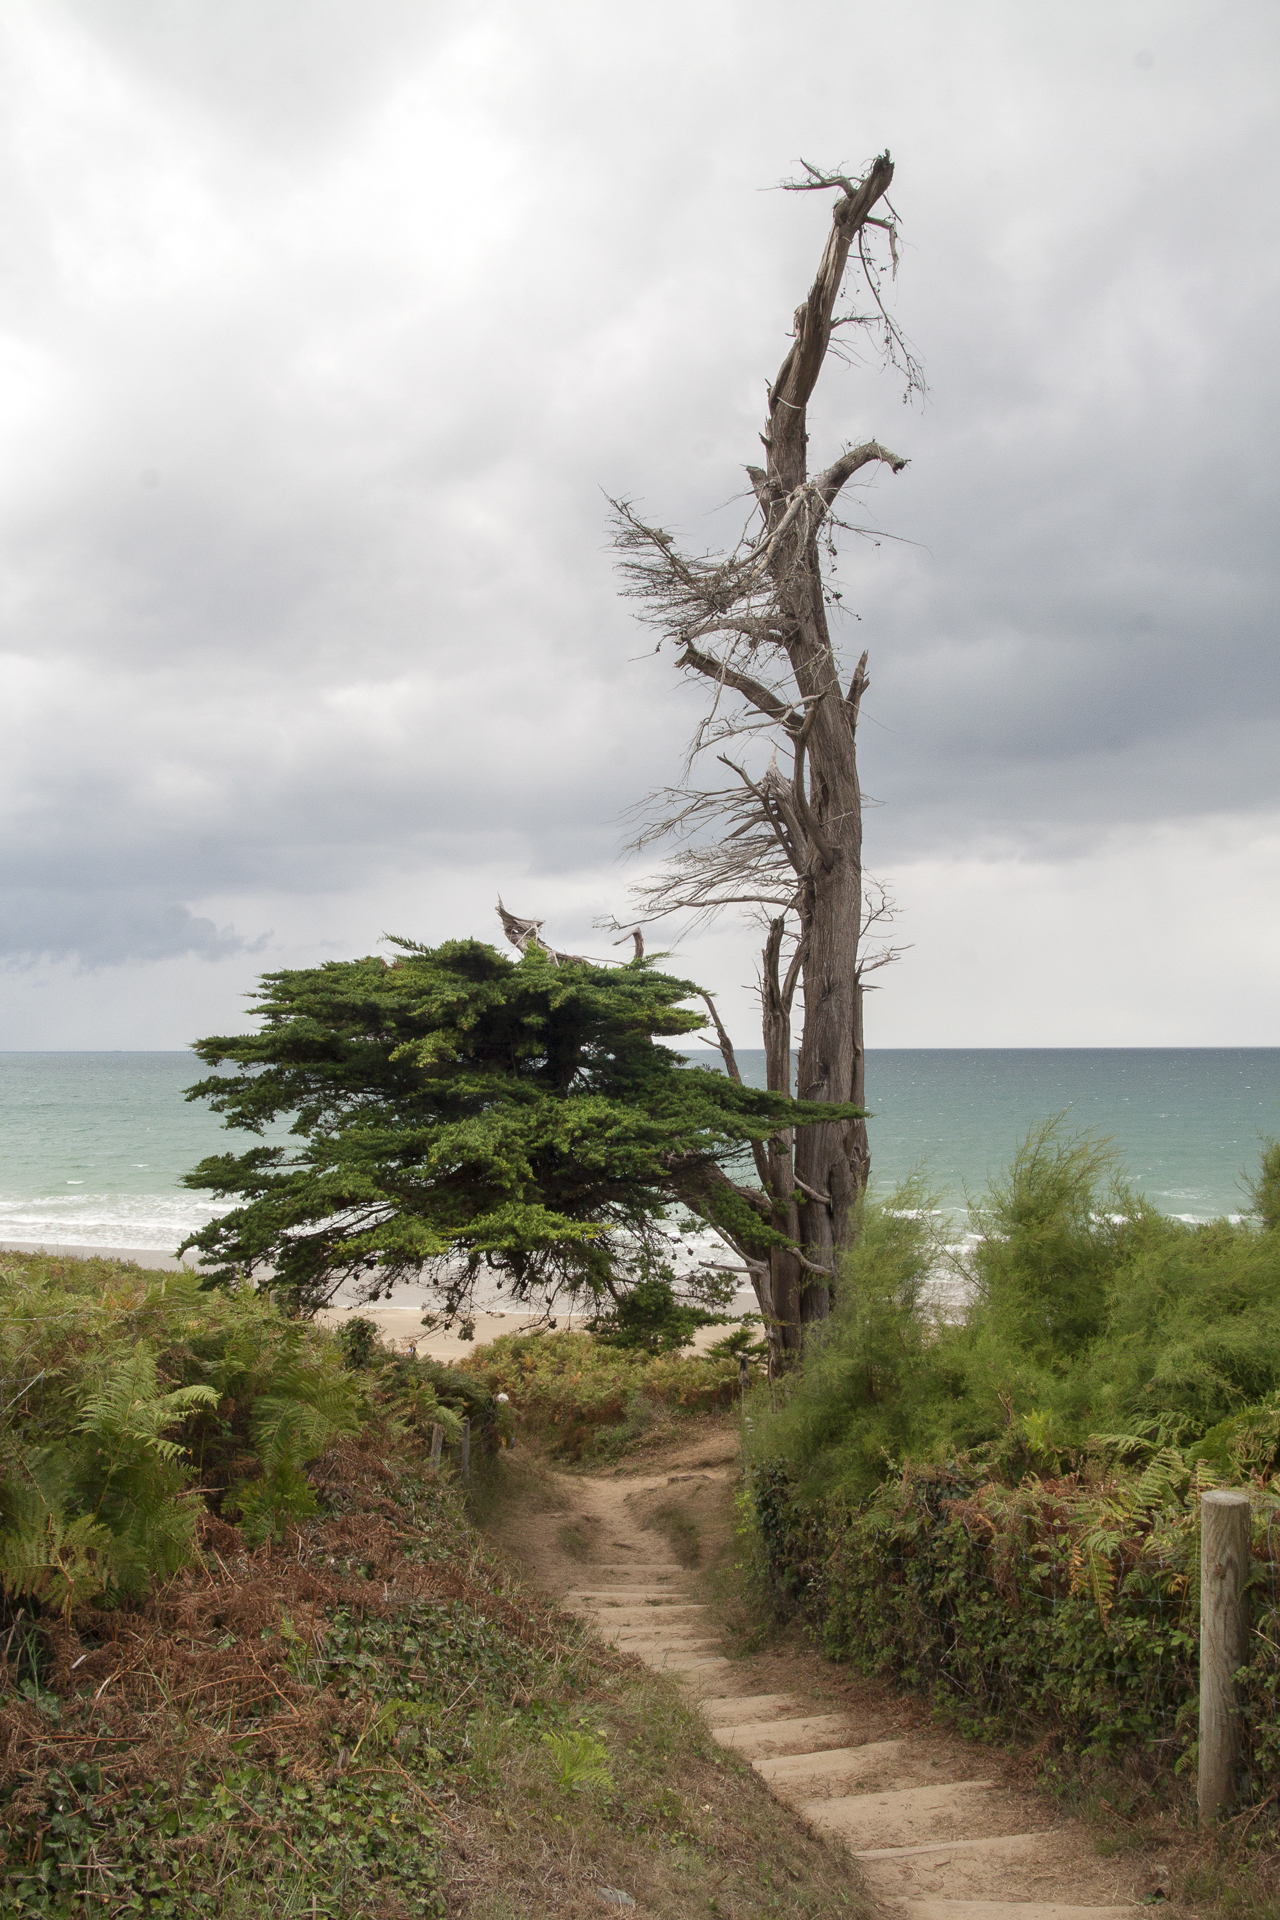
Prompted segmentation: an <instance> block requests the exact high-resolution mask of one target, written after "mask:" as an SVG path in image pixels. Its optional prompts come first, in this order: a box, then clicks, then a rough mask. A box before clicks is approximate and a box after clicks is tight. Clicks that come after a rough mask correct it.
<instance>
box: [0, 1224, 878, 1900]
mask: <svg viewBox="0 0 1280 1920" xmlns="http://www.w3.org/2000/svg"><path fill="white" fill-rule="evenodd" d="M660 1304H661V1303H660ZM658 1317H659V1320H661V1318H662V1316H661V1315H659V1316H658ZM605 1331H607V1329H606V1330H605ZM614 1331H615V1333H616V1334H617V1335H618V1336H619V1337H621V1338H623V1339H624V1340H625V1339H628V1338H629V1339H635V1338H637V1328H636V1327H635V1325H634V1324H632V1323H627V1324H625V1325H624V1326H622V1327H620V1328H616V1329H614ZM661 1337H662V1336H661V1333H658V1334H655V1335H650V1338H651V1340H652V1341H654V1342H656V1343H657V1344H658V1345H659V1346H660V1345H661ZM573 1339H575V1340H577V1341H578V1342H579V1343H580V1345H581V1346H584V1347H590V1346H591V1344H592V1343H591V1342H590V1340H589V1339H587V1338H586V1337H585V1336H573ZM0 1344H2V1352H0V1384H2V1390H3V1400H2V1402H0V1449H2V1453H0V1911H3V1912H4V1913H5V1914H13V1915H14V1916H15V1920H37V1917H39V1920H64V1917H66V1916H73V1915H74V1916H82V1915H83V1916H102V1917H103V1920H105V1917H106V1916H113V1917H114V1916H117V1915H122V1914H145V1915H173V1916H179V1915H180V1916H186V1915H198V1914H208V1915H211V1916H218V1920H240V1917H243V1920H250V1917H251V1916H252V1920H261V1917H262V1916H267V1917H269V1920H276V1917H278V1920H292V1916H311V1917H312V1920H321V1917H322V1916H323V1917H324V1920H357V1916H360V1917H361V1920H410V1917H412V1916H434V1915H441V1914H446V1913H449V1914H466V1915H470V1916H474V1917H475V1920H498V1916H499V1915H502V1916H506V1915H510V1914H513V1913H526V1912H527V1913H541V1912H549V1911H554V1912H556V1913H558V1914H559V1913H562V1914H565V1915H566V1916H569V1920H573V1916H577V1915H586V1914H590V1913H596V1912H599V1911H600V1910H601V1889H614V1890H617V1889H620V1888H621V1889H626V1888H631V1889H634V1895H633V1896H629V1897H635V1898H638V1899H640V1900H642V1901H643V1905H644V1908H645V1911H646V1912H650V1913H653V1914H654V1915H656V1916H659V1917H660V1920H676V1916H679V1915H683V1914H685V1913H687V1912H688V1911H689V1910H690V1905H689V1903H690V1900H691V1898H693V1897H694V1893H695V1890H696V1889H699V1888H703V1887H705V1886H706V1885H708V1884H711V1883H712V1882H714V1884H715V1885H716V1887H717V1888H718V1890H719V1894H718V1897H719V1900H720V1903H721V1910H722V1911H724V1912H725V1913H731V1914H735V1915H740V1916H743V1920H747V1917H748V1916H754V1915H757V1914H759V1915H763V1914H765V1913H768V1914H771V1915H782V1916H790V1915H793V1916H796V1917H797V1920H798V1917H799V1916H800V1915H805V1914H814V1913H818V1912H821V1913H830V1912H842V1911H850V1912H853V1913H861V1912H862V1911H864V1906H863V1903H861V1902H860V1901H859V1898H858V1896H857V1895H856V1893H854V1892H851V1890H850V1889H849V1888H848V1886H847V1878H846V1873H845V1869H844V1868H843V1866H842V1865H841V1863H840V1861H839V1860H838V1859H837V1858H836V1857H835V1856H833V1855H832V1854H831V1853H830V1851H829V1850H828V1849H826V1848H824V1847H822V1846H821V1845H820V1844H819V1843H818V1842H817V1841H815V1840H811V1839H806V1838H804V1837H802V1836H799V1837H798V1836H797V1835H796V1833H795V1831H794V1825H793V1822H792V1821H791V1818H790V1816H789V1815H788V1814H787V1813H786V1812H785V1810H784V1809H782V1808H781V1807H779V1806H777V1805H775V1804H774V1803H773V1802H771V1801H770V1799H769V1797H768V1795H767V1794H766V1793H765V1791H764V1790H763V1788H762V1787H760V1785H759V1783H758V1782H756V1781H755V1780H754V1779H753V1778H752V1776H751V1775H750V1774H749V1772H748V1771H747V1770H746V1769H744V1768H743V1767H742V1766H740V1765H738V1764H737V1763H736V1762H734V1761H733V1760H732V1759H731V1758H729V1757H726V1756H725V1755H724V1754H723V1752H722V1751H721V1750H720V1749H719V1748H718V1747H717V1746H716V1745H715V1743H714V1741H713V1740H712V1739H711V1736H710V1735H709V1734H708V1732H707V1731H706V1729H705V1727H703V1726H702V1724H701V1722H700V1721H699V1720H698V1719H697V1717H696V1716H695V1715H694V1714H693V1713H692V1712H691V1710H690V1709H689V1707H688V1706H687V1705H686V1703H685V1702H684V1701H683V1700H682V1698H681V1696H680V1692H679V1689H678V1687H677V1685H676V1684H675V1683H674V1682H672V1681H669V1680H667V1679H665V1678H663V1677H661V1676H656V1675H652V1674H650V1673H648V1672H647V1670H641V1669H640V1668H639V1667H638V1665H637V1663H636V1662H635V1661H634V1660H632V1659H630V1658H629V1657H627V1656H625V1655H620V1654H617V1653H615V1652H613V1651H612V1650H610V1649H607V1648H605V1647H603V1646H601V1645H600V1644H599V1643H598V1642H596V1641H594V1640H592V1639H591V1638H590V1636H589V1635H588V1634H587V1631H586V1629H585V1628H584V1627H582V1625H581V1624H580V1623H578V1622H577V1621H575V1620H573V1619H571V1618H569V1617H568V1616H566V1615H564V1614H562V1613H560V1612H558V1611H557V1610H556V1609H555V1608H554V1607H552V1606H550V1605H548V1604H547V1603H546V1602H545V1601H544V1600H542V1599H541V1598H539V1597H538V1596H537V1595H535V1594H533V1593H532V1592H531V1591H530V1590H529V1589H528V1588H527V1587H526V1586H525V1585H524V1583H523V1581H522V1579H521V1577H520V1576H519V1574H518V1573H517V1572H516V1571H515V1570H514V1569H513V1568H512V1567H511V1565H510V1564H509V1563H507V1562H505V1561H504V1560H502V1559H501V1558H499V1557H498V1556H497V1555H496V1554H495V1553H494V1551H493V1550H492V1549H491V1548H490V1547H489V1546H488V1545H487V1544H486V1540H485V1537H484V1535H483V1533H482V1532H481V1531H479V1530H478V1528H477V1526H476V1524H475V1522H474V1520H473V1517H472V1507H471V1503H470V1501H469V1497H468V1494H469V1490H468V1489H467V1488H464V1487H463V1486H462V1484H461V1483H460V1480H459V1476H458V1473H457V1470H456V1462H457V1459H458V1448H457V1445H456V1442H457V1440H458V1438H459V1436H460V1430H461V1421H462V1420H463V1419H464V1418H466V1419H469V1420H470V1423H471V1434H472V1449H471V1460H472V1475H473V1477H472V1481H471V1489H474V1491H475V1492H476V1493H477V1495H478V1496H479V1506H480V1507H481V1508H484V1506H485V1503H486V1499H490V1498H492V1497H493V1492H492V1489H493V1483H494V1475H495V1469H496V1465H497V1463H498V1461H499V1460H500V1459H501V1458H502V1457H504V1454H505V1447H506V1444H507V1443H508V1442H509V1441H510V1440H511V1439H512V1438H513V1409H514V1410H515V1413H516V1415H517V1416H519V1414H520V1412H521V1408H520V1401H521V1398H522V1388H521V1387H520V1385H519V1384H518V1383H517V1382H516V1381H515V1380H513V1381H512V1387H513V1389H514V1391H512V1392H511V1393H510V1394H508V1397H507V1399H506V1400H505V1401H504V1400H502V1399H500V1398H499V1397H498V1393H497V1391H496V1390H495V1386H494V1385H493V1384H491V1383H490V1380H489V1379H488V1378H487V1377H486V1374H487V1371H488V1370H489V1369H491V1368H492V1367H493V1366H496V1367H497V1368H498V1369H499V1371H501V1370H502V1369H503V1368H504V1367H505V1366H506V1365H507V1360H508V1356H507V1355H506V1354H505V1353H504V1354H500V1355H496V1356H495V1355H490V1356H489V1357H488V1359H489V1368H487V1367H486V1364H485V1356H484V1355H482V1353H481V1352H480V1351H477V1355H476V1356H475V1357H476V1360H477V1361H479V1362H480V1364H479V1365H477V1366H473V1367H471V1368H468V1369H461V1368H457V1367H448V1366H444V1365H442V1364H440V1363H438V1362H435V1361H432V1360H429V1359H425V1358H423V1359H419V1358H416V1357H412V1356H406V1355H403V1354H400V1353H394V1352H392V1351H390V1350H388V1349H387V1348H386V1347H385V1346H383V1345H382V1344H381V1342H380V1341H379V1339H378V1337H377V1328H376V1326H375V1325H374V1324H373V1323H372V1322H371V1321H370V1320H368V1319H367V1318H365V1317H363V1316H358V1315H356V1316H352V1317H351V1318H350V1319H349V1320H348V1321H346V1322H345V1323H344V1325H343V1326H342V1327H341V1329H340V1331H339V1332H338V1333H336V1334H335V1333H330V1332H327V1331H326V1330H325V1329H324V1328H322V1327H320V1326H318V1325H316V1324H315V1323H313V1322H310V1321H308V1320H306V1319H304V1318H300V1317H297V1316H292V1317H290V1316H289V1315H287V1314H285V1313H284V1312H283V1311H281V1309H280V1307H279V1306H278V1305H277V1304H276V1303H275V1302H273V1301H272V1300H271V1299H270V1298H269V1297H268V1296H266V1295H264V1294H261V1293H258V1292H256V1291H254V1290H253V1289H252V1288H251V1287H250V1286H248V1285H246V1284H243V1283H241V1284H239V1285H235V1284H233V1285H219V1286H212V1287H211V1286H208V1285H207V1284H206V1285H202V1284H201V1282H200V1278H199V1277H198V1276H196V1275H193V1274H190V1273H184V1272H177V1273H157V1272H154V1271H142V1270H139V1269H138V1268H137V1267H134V1266H131V1265H129V1264H127V1263H122V1262H118V1261H114V1260H105V1259H86V1260H74V1259H54V1258H50V1257H47V1256H44V1255H29V1254H27V1255H24V1254H16V1253H6V1254H4V1255H3V1256H0ZM598 1345H599V1356H598V1361H597V1364H596V1365H595V1366H592V1364H591V1363H590V1360H588V1363H587V1365H586V1366H585V1367H583V1366H571V1365H569V1364H568V1362H569V1361H570V1360H572V1359H573V1358H574V1352H573V1351H570V1350H568V1349H566V1346H565V1342H564V1340H563V1339H561V1340H560V1341H559V1342H557V1336H556V1335H554V1334H550V1335H548V1336H546V1340H545V1349H541V1350H539V1349H536V1342H535V1350H538V1351H540V1352H542V1353H543V1356H544V1357H543V1358H542V1363H541V1370H542V1373H543V1375H545V1376H546V1377H548V1378H550V1377H555V1376H557V1375H558V1376H563V1377H564V1380H565V1387H564V1389H563V1390H562V1392H561V1395H560V1404H562V1405H563V1406H565V1407H572V1406H574V1405H575V1404H576V1403H575V1402H574V1400H573V1395H574V1394H575V1393H578V1392H579V1390H580V1389H581V1387H582V1385H583V1380H584V1379H585V1378H587V1377H591V1378H592V1380H593V1385H592V1386H591V1388H590V1389H589V1391H588V1393H587V1395H586V1396H585V1397H586V1398H587V1399H589V1400H590V1402H591V1407H590V1409H586V1411H588V1413H591V1412H592V1411H593V1410H597V1409H598V1407H599V1405H600V1404H601V1393H600V1389H601V1385H602V1381H603V1380H604V1379H605V1378H606V1377H607V1378H608V1379H609V1380H612V1381H613V1382H614V1383H615V1384H616V1383H617V1381H619V1380H622V1379H624V1378H625V1380H626V1382H627V1385H628V1391H629V1392H630V1393H632V1394H634V1393H635V1392H636V1391H637V1390H638V1389H640V1388H643V1385H644V1378H645V1372H646V1369H647V1368H653V1369H655V1370H656V1375H657V1376H659V1377H660V1378H659V1380H658V1385H657V1392H656V1396H655V1397H654V1398H653V1399H652V1401H651V1403H650V1404H652V1405H653V1407H654V1408H655V1411H656V1414H657V1416H658V1417H672V1418H674V1417H679V1412H678V1409H679V1406H680V1404H681V1402H682V1400H683V1399H687V1398H688V1396H689V1393H690V1391H691V1390H693V1389H700V1388H701V1387H703V1386H705V1385H706V1384H707V1383H711V1385H712V1387H713V1393H712V1396H711V1397H712V1398H715V1397H716V1396H717V1395H718V1394H719V1393H720V1390H721V1383H722V1381H723V1380H724V1378H725V1377H726V1376H727V1375H728V1374H729V1373H730V1372H732V1373H733V1374H734V1375H736V1369H737V1362H736V1360H732V1359H731V1360H728V1361H726V1360H725V1359H724V1358H722V1357H721V1358H717V1357H714V1356H712V1357H708V1358H706V1359H703V1360H693V1361H689V1360H686V1359H684V1358H682V1357H681V1356H679V1355H678V1354H676V1355H671V1354H668V1355H666V1356H664V1355H663V1354H662V1353H661V1352H659V1353H657V1354H656V1355H655V1356H654V1357H653V1358H650V1356H649V1355H648V1354H647V1353H646V1352H644V1351H643V1350H631V1349H628V1348H627V1347H626V1346H625V1345H623V1346H621V1347H613V1348H610V1346H609V1345H608V1342H607V1340H606V1339H604V1338H602V1339H601V1340H600V1341H599V1343H598ZM578 1357H579V1358H581V1357H582V1356H581V1355H579V1356H578ZM516 1371H517V1372H518V1374H519V1376H520V1380H524V1379H526V1378H527V1377H528V1376H527V1374H526V1370H525V1369H524V1368H523V1366H522V1365H518V1366H517V1369H516ZM535 1371H537V1369H535ZM575 1374H576V1375H578V1376H579V1378H578V1379H577V1380H576V1381H575V1380H574V1378H573V1376H574V1375H575ZM504 1377H506V1376H505V1374H504ZM703 1397H705V1396H701V1395H700V1393H699V1392H697V1391H694V1392H693V1399H692V1405H691V1408H690V1409H689V1410H690V1411H692V1410H696V1407H697V1406H698V1405H700V1404H702V1398H703ZM543 1417H544V1416H543V1414H542V1413H541V1412H540V1410H539V1408H538V1407H534V1408H532V1409H531V1419H532V1422H533V1424H534V1425H535V1426H536V1425H537V1424H538V1422H539V1420H540V1419H542V1418H543ZM624 1423H625V1421H624ZM546 1424H547V1426H548V1428H549V1429H550V1430H553V1431H554V1417H553V1416H549V1417H546ZM578 1424H579V1425H581V1424H583V1423H582V1421H581V1419H579V1421H578ZM586 1424H587V1425H588V1426H590V1424H591V1421H590V1418H588V1420H587V1423H586ZM615 1424H618V1423H616V1422H615ZM640 1425H641V1427H643V1426H644V1423H643V1422H641V1423H640ZM433 1428H443V1429H444V1436H445V1440H446V1446H445V1452H444V1459H443V1462H442V1464H441V1465H440V1466H436V1465H435V1464H433V1461H432V1445H431V1436H432V1430H433ZM536 1470H537V1469H536V1468H535V1469H534V1471H536ZM782 1859H785V1860H786V1862H787V1867H786V1871H785V1873H784V1872H783V1871H782V1870H781V1869H780V1868H779V1866H778V1862H779V1861H780V1860H782Z"/></svg>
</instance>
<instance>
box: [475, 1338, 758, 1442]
mask: <svg viewBox="0 0 1280 1920" xmlns="http://www.w3.org/2000/svg"><path fill="white" fill-rule="evenodd" d="M457 1371H459V1372H466V1373H470V1374H471V1375H472V1376H473V1377H474V1378H476V1379H478V1380H480V1381H482V1382H483V1384H484V1386H485V1387H486V1389H487V1390H488V1391H489V1392H490V1393H493V1394H498V1393H505V1394H506V1395H507V1396H508V1398H509V1400H510V1402H511V1405H512V1406H513V1407H514V1409H515V1411H516V1413H517V1415H518V1416H519V1418H520V1420H521V1422H522V1424H523V1425H524V1427H525V1428H526V1430H527V1431H529V1432H530V1433H532V1434H534V1435H536V1436H537V1437H538V1438H539V1439H540V1440H543V1441H544V1442H546V1443H547V1444H548V1445H550V1446H551V1447H553V1448H554V1449H555V1450H556V1451H557V1452H559V1453H564V1454H567V1455H568V1456H569V1457H570V1458H571V1459H578V1458H579V1457H580V1456H581V1455H582V1454H583V1453H584V1452H586V1451H588V1450H589V1449H591V1448H593V1447H598V1446H599V1445H600V1444H601V1442H602V1440H604V1439H605V1438H606V1436H607V1435H608V1433H609V1432H610V1430H611V1429H615V1428H618V1427H620V1426H622V1425H624V1424H626V1425H629V1426H630V1427H631V1429H632V1432H633V1433H634V1434H636V1435H639V1434H640V1433H641V1432H642V1431H643V1430H644V1427H645V1425H646V1422H645V1419H644V1417H643V1416H644V1413H645V1411H646V1410H650V1411H652V1412H656V1411H657V1410H659V1409H666V1410H670V1411H672V1412H676V1413H680V1412H684V1413H694V1412H703V1411H706V1410H707V1409H709V1408H712V1407H721V1406H729V1405H732V1403H733V1401H734V1399H735V1398H736V1397H737V1393H738V1367H737V1362H736V1361H734V1360H730V1359H727V1358H720V1359H716V1358H712V1357H710V1356H708V1355H702V1354H697V1355H695V1354H688V1355H686V1354H680V1353H660V1354H648V1353H644V1352H638V1351H636V1350H634V1349H627V1348H620V1347H616V1346H609V1345H607V1344H606V1343H605V1342H603V1341H598V1340H596V1339H594V1338H593V1337H592V1335H591V1334H589V1333H525V1334H517V1333H508V1334H503V1335H502V1337H501V1339H498V1340H495V1341H493V1343H492V1344H491V1345H490V1346H487V1347H477V1348H476V1350H475V1352H474V1353H471V1354H468V1355H467V1357H466V1359H465V1360H462V1361H460V1362H459V1363H458V1368H457Z"/></svg>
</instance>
